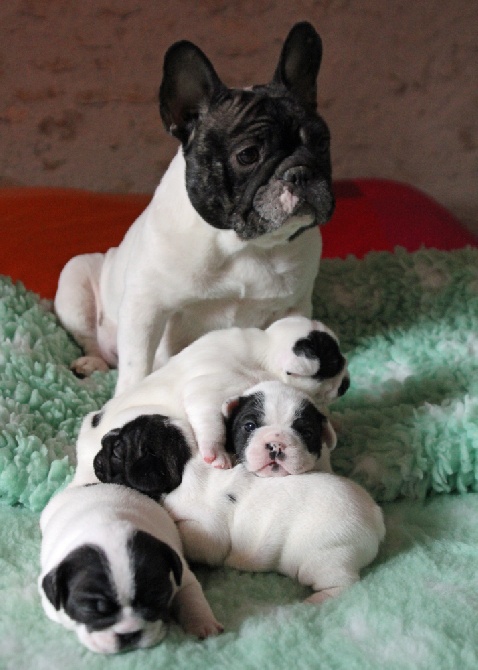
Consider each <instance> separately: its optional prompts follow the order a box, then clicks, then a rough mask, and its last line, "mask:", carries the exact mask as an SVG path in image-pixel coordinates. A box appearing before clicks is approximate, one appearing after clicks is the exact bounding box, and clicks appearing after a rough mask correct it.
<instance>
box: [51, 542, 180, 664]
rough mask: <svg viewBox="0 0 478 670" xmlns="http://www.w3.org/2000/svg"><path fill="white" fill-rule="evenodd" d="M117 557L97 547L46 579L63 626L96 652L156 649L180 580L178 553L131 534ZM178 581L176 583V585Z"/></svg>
mask: <svg viewBox="0 0 478 670" xmlns="http://www.w3.org/2000/svg"><path fill="white" fill-rule="evenodd" d="M122 549H123V546H121V547H116V548H115V556H114V558H113V557H112V556H111V555H110V556H109V557H108V555H107V554H106V552H105V550H104V549H103V548H101V547H99V546H95V545H82V546H80V547H77V548H76V549H74V550H73V551H72V552H70V553H69V554H68V556H66V557H65V558H64V559H63V560H62V561H61V562H60V563H59V564H58V565H57V566H56V567H55V568H54V569H53V570H51V571H50V572H49V573H48V574H47V575H45V576H44V578H43V580H42V588H43V591H44V593H45V595H46V597H47V598H48V600H49V601H50V603H51V604H52V605H53V607H54V608H55V610H57V612H58V615H59V618H61V622H62V623H63V624H64V625H66V622H67V621H68V620H69V625H68V626H67V627H71V628H74V629H76V632H77V634H78V637H79V639H80V641H81V642H82V643H83V644H84V645H85V646H86V647H88V648H89V649H90V650H91V651H95V652H99V653H104V654H113V653H117V652H120V651H127V650H130V649H136V648H141V647H150V646H152V645H154V644H157V643H158V642H159V641H160V640H161V639H162V638H163V637H164V635H165V634H166V632H167V625H168V622H169V618H170V616H169V607H170V603H171V600H172V597H173V595H174V592H175V589H176V588H177V585H178V584H179V583H180V581H181V574H182V565H181V562H180V559H179V557H178V555H177V553H176V552H175V551H174V550H173V549H172V548H171V547H169V546H168V545H167V544H165V543H164V542H161V541H160V540H158V539H156V538H154V537H153V536H151V535H149V534H148V533H144V532H142V531H136V532H134V533H132V534H131V535H130V537H129V538H128V540H127V542H126V545H125V546H124V549H125V551H123V550H122ZM173 580H174V581H173Z"/></svg>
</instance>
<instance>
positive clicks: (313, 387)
mask: <svg viewBox="0 0 478 670" xmlns="http://www.w3.org/2000/svg"><path fill="white" fill-rule="evenodd" d="M268 380H280V381H282V382H283V383H284V384H286V385H288V386H291V387H293V388H296V389H298V390H300V391H302V392H304V393H307V395H309V396H310V397H311V399H312V400H313V401H314V402H315V403H316V404H318V405H324V404H328V403H329V402H331V401H333V400H334V399H335V398H337V397H338V396H340V395H342V394H343V393H344V392H345V391H346V390H347V388H348V385H349V375H348V371H347V362H346V360H345V358H344V356H343V355H342V353H341V351H340V347H339V344H338V341H337V338H336V336H335V335H334V333H333V332H332V331H331V330H330V329H329V328H327V327H326V326H325V325H324V324H323V323H321V322H320V321H314V320H310V319H307V318H306V317H300V316H290V317H286V318H284V319H280V320H278V321H276V322H274V323H273V324H272V325H271V326H269V328H267V329H266V330H260V329H259V328H230V329H227V330H217V331H212V332H210V333H207V334H206V335H204V336H203V337H201V338H200V339H199V340H197V341H196V342H194V343H193V344H191V345H189V346H188V347H186V349H183V351H181V352H180V353H179V354H177V355H176V356H174V357H173V358H171V359H170V360H169V361H168V363H167V364H166V365H164V366H163V367H162V368H160V369H159V370H157V371H155V372H154V373H152V374H151V375H149V376H148V377H146V378H145V379H143V381H142V382H141V383H140V384H138V385H137V386H136V387H134V388H132V389H130V390H128V391H126V392H125V393H123V394H121V395H119V396H116V397H115V398H112V399H111V400H110V401H109V402H108V403H106V405H105V406H104V408H103V409H102V411H101V412H99V413H93V414H90V415H88V416H87V417H86V418H85V420H84V422H83V425H82V429H81V431H80V435H79V437H78V442H77V463H78V464H77V471H76V475H75V482H76V483H78V484H82V483H88V482H92V481H97V478H96V476H95V473H94V469H93V462H94V459H95V456H96V455H97V454H98V452H99V451H100V450H101V449H102V447H103V446H105V445H104V441H105V440H106V442H108V443H109V444H110V446H111V445H112V444H113V442H116V452H117V453H118V448H119V446H118V445H119V442H118V435H119V431H121V429H123V428H125V430H124V431H123V435H125V433H126V432H127V430H128V429H127V428H126V426H127V424H129V423H131V422H133V421H137V420H138V419H139V417H151V416H161V417H163V423H164V424H165V426H166V425H167V426H172V427H173V429H174V431H176V429H177V431H176V437H175V438H174V440H176V443H177V444H178V449H179V450H180V451H181V452H185V451H188V450H189V451H190V452H191V453H196V452H197V451H198V450H199V452H200V453H201V455H202V457H203V458H204V459H205V460H206V461H207V462H208V463H211V464H212V465H214V466H215V467H228V466H229V465H230V458H229V456H228V454H227V452H226V450H225V448H224V445H225V440H226V435H225V425H224V417H223V415H222V413H221V407H222V405H223V403H224V401H225V400H227V399H228V398H231V397H234V396H239V395H241V394H243V393H244V392H245V391H246V390H247V389H249V388H251V387H252V386H254V385H256V384H258V383H260V382H263V381H268ZM137 426H138V424H137V423H136V424H135V431H136V428H137ZM170 433H171V431H169V433H168V435H170ZM157 435H158V436H159V435H161V433H159V432H158V433H157ZM180 435H182V437H180ZM113 438H114V440H113ZM158 439H159V437H158ZM164 439H165V438H163V437H161V440H162V441H163V440H164ZM168 439H169V438H168ZM174 440H173V442H174ZM153 447H154V445H151V448H153ZM151 448H150V450H151ZM186 460H187V459H186Z"/></svg>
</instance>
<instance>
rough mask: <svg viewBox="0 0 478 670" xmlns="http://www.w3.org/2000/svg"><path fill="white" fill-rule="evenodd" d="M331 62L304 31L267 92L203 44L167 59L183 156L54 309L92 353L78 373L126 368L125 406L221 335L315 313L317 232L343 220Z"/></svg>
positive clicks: (78, 269)
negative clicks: (184, 353)
mask: <svg viewBox="0 0 478 670" xmlns="http://www.w3.org/2000/svg"><path fill="white" fill-rule="evenodd" d="M321 58H322V44H321V40H320V37H319V35H318V34H317V33H316V31H315V30H314V28H313V27H312V26H311V25H310V24H308V23H299V24H297V25H295V26H294V27H293V28H292V30H291V31H290V33H289V35H288V37H287V39H286V40H285V43H284V45H283V48H282V51H281V55H280V58H279V62H278V64H277V68H276V70H275V74H274V76H273V78H272V81H271V82H270V83H268V84H265V85H258V86H253V87H251V88H247V89H230V88H228V87H227V86H225V85H224V84H223V82H222V81H221V80H220V79H219V77H218V75H217V74H216V72H215V70H214V68H213V66H212V65H211V63H210V62H209V60H208V59H207V57H206V56H205V55H204V54H203V52H202V51H201V50H200V49H199V48H198V47H197V46H195V45H194V44H191V43H190V42H186V41H181V42H177V43H176V44H174V45H173V46H172V47H171V48H170V49H169V50H168V51H167V53H166V55H165V59H164V71H163V80H162V83H161V88H160V112H161V117H162V120H163V123H164V125H165V127H166V129H167V130H168V131H169V132H170V133H172V134H173V135H174V136H175V137H176V138H177V139H178V140H179V141H180V142H181V148H180V150H179V151H178V153H177V155H176V157H175V158H174V159H173V161H172V163H171V165H170V166H169V168H168V170H167V172H166V174H165V175H164V177H163V179H162V181H161V183H160V184H159V186H158V188H157V190H156V192H155V194H154V196H153V199H152V201H151V203H150V205H149V206H148V207H147V209H146V210H145V211H144V212H143V213H142V214H141V215H140V216H139V218H138V219H137V220H136V221H135V222H134V223H133V225H132V226H131V228H130V229H129V231H128V232H127V233H126V235H125V237H124V239H123V241H122V242H121V244H120V245H119V246H118V247H115V248H112V249H109V250H108V251H107V252H106V254H102V253H97V254H88V255H84V256H77V257H75V258H73V259H72V260H71V261H70V262H69V263H68V264H67V265H66V266H65V268H64V269H63V271H62V273H61V275H60V279H59V284H58V291H57V294H56V297H55V310H56V313H57V315H58V317H59V319H60V321H61V322H62V324H63V326H64V327H65V328H66V329H67V330H68V331H69V332H70V333H71V334H72V335H73V337H74V338H75V339H76V340H77V342H78V343H79V344H80V345H81V346H82V347H83V348H84V352H85V356H84V357H82V358H80V359H79V360H77V361H75V362H74V363H73V369H74V370H75V371H76V372H77V373H78V374H80V375H85V374H89V373H91V372H92V371H93V370H97V369H101V370H105V369H107V368H108V366H118V382H117V387H116V395H118V394H120V393H122V392H123V391H125V390H126V389H128V388H132V387H133V386H134V385H135V384H137V383H138V382H140V381H141V380H142V379H143V378H144V377H145V376H146V375H147V374H149V373H150V372H151V371H152V370H153V369H156V368H157V367H159V366H160V365H162V364H164V362H165V361H166V360H167V359H168V358H169V357H170V356H171V355H173V354H175V353H177V352H178V351H180V350H181V349H182V348H184V347H185V346H187V345H188V344H190V343H191V342H193V341H194V340H196V339H197V338H198V337H200V336H201V335H202V334H204V333H206V332H208V331H210V330H213V329H217V328H228V327H230V326H241V327H249V326H255V327H259V328H265V327H267V326H268V325H269V324H270V323H271V322H272V321H273V320H274V319H277V318H280V317H282V316H286V315H288V314H292V313H297V314H304V315H306V316H310V314H311V295H312V289H313V284H314V280H315V277H316V275H317V272H318V268H319V260H320V255H321V246H322V245H321V239H320V234H319V232H318V230H317V226H318V225H320V224H323V223H325V222H326V221H328V220H329V219H330V217H331V215H332V212H333V209H334V197H333V194H332V187H331V163H330V146H329V145H330V135H329V130H328V128H327V125H326V124H325V122H324V121H323V119H322V118H321V117H320V116H319V115H318V114H317V100H316V98H317V84H316V80H317V75H318V71H319V68H320V63H321Z"/></svg>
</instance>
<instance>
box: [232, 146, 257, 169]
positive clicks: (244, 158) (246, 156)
mask: <svg viewBox="0 0 478 670" xmlns="http://www.w3.org/2000/svg"><path fill="white" fill-rule="evenodd" d="M259 158H260V153H259V149H258V147H256V146H255V145H251V146H250V147H246V148H245V149H242V151H239V152H238V153H237V154H236V160H237V162H238V163H239V165H254V163H257V161H258V160H259Z"/></svg>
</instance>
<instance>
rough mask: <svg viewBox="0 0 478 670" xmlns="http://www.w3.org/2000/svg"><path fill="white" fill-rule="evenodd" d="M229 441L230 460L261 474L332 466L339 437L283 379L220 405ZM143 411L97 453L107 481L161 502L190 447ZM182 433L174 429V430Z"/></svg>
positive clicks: (100, 470)
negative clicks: (128, 487) (332, 454)
mask: <svg viewBox="0 0 478 670" xmlns="http://www.w3.org/2000/svg"><path fill="white" fill-rule="evenodd" d="M223 412H224V416H225V419H226V433H227V442H226V446H227V448H228V449H229V450H230V452H232V454H233V460H235V461H236V460H237V461H239V462H241V463H244V466H245V467H246V469H247V470H249V471H250V472H253V473H254V474H256V475H258V476H260V477H278V476H282V477H283V476H285V475H290V474H300V473H302V472H307V471H309V470H321V471H325V472H331V467H330V451H331V450H332V449H333V448H334V447H335V445H336V442H337V440H336V436H335V432H334V429H333V428H332V425H331V424H330V422H329V420H328V419H327V417H326V416H324V415H323V414H322V413H321V412H320V411H319V410H318V408H317V407H316V406H315V405H314V404H313V403H312V402H311V400H310V398H309V397H308V396H307V395H306V394H305V393H302V392H301V391H298V390H297V389H295V388H292V387H291V386H286V385H285V384H283V383H282V382H279V381H269V382H262V383H261V384H258V385H256V386H254V387H253V388H251V389H249V390H248V391H247V392H246V393H245V394H244V395H243V396H241V397H235V398H232V399H229V400H227V401H226V402H225V403H224V405H223ZM162 419H163V420H161V419H159V418H158V417H157V415H153V416H149V417H147V416H140V417H138V418H137V419H135V420H133V421H131V422H129V423H127V424H126V425H125V426H123V428H121V429H119V430H118V431H110V433H108V434H107V435H106V436H105V438H104V439H103V441H102V448H101V450H100V451H99V452H98V454H97V455H96V456H95V458H94V463H93V466H94V470H95V474H96V477H97V478H98V479H99V480H100V481H102V482H116V483H118V484H123V485H125V486H130V487H131V488H134V489H136V490H138V491H141V492H142V493H144V494H146V495H148V496H150V497H151V498H153V499H154V500H158V501H160V500H161V499H162V496H163V495H164V494H165V493H169V492H170V491H172V490H173V489H175V488H176V487H177V486H179V485H180V483H181V480H182V475H183V470H184V467H185V465H186V463H187V462H188V461H189V459H190V458H191V457H192V456H193V453H194V451H193V449H188V448H187V445H183V444H181V443H180V442H179V441H177V442H175V440H174V438H173V437H172V436H173V435H174V433H175V431H176V430H177V429H176V428H175V427H173V426H172V425H170V430H169V432H167V431H165V425H164V417H163V418H162ZM176 439H177V436H176Z"/></svg>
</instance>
